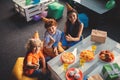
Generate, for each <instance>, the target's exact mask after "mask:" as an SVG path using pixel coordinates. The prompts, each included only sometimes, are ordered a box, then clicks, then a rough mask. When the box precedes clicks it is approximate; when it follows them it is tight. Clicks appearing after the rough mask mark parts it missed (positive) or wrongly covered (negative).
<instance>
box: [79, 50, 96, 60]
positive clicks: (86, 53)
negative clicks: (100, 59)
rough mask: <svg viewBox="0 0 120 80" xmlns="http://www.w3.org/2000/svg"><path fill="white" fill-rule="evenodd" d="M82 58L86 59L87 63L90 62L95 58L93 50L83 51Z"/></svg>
mask: <svg viewBox="0 0 120 80" xmlns="http://www.w3.org/2000/svg"><path fill="white" fill-rule="evenodd" d="M80 58H81V59H84V60H85V61H86V62H89V61H91V60H93V59H94V58H95V56H94V52H93V51H91V50H83V51H82V52H80Z"/></svg>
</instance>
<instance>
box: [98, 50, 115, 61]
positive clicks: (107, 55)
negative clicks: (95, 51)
mask: <svg viewBox="0 0 120 80" xmlns="http://www.w3.org/2000/svg"><path fill="white" fill-rule="evenodd" d="M99 58H100V60H102V61H104V62H112V61H113V60H114V58H115V57H114V53H113V52H111V51H110V50H102V51H101V52H100V53H99Z"/></svg>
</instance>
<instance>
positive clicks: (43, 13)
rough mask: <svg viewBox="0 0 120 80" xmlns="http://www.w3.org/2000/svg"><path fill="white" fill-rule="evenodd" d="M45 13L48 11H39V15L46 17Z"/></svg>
mask: <svg viewBox="0 0 120 80" xmlns="http://www.w3.org/2000/svg"><path fill="white" fill-rule="evenodd" d="M47 13H48V12H47V11H43V12H41V14H40V16H43V17H46V16H47Z"/></svg>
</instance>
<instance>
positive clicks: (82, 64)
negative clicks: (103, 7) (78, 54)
mask: <svg viewBox="0 0 120 80" xmlns="http://www.w3.org/2000/svg"><path fill="white" fill-rule="evenodd" d="M85 62H86V61H85V60H84V59H80V66H82V67H83V66H84V64H85Z"/></svg>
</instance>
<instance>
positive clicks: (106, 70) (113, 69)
mask: <svg viewBox="0 0 120 80" xmlns="http://www.w3.org/2000/svg"><path fill="white" fill-rule="evenodd" d="M102 74H103V77H104V79H105V80H116V79H117V78H118V77H119V75H120V67H119V66H118V64H117V63H113V64H106V65H104V66H103V69H102Z"/></svg>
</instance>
